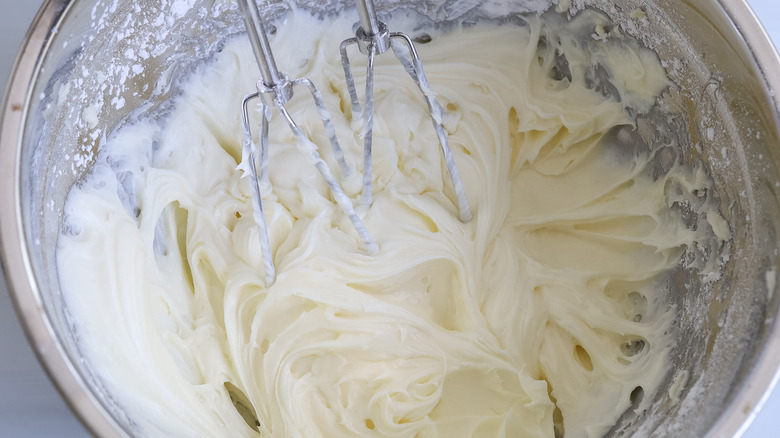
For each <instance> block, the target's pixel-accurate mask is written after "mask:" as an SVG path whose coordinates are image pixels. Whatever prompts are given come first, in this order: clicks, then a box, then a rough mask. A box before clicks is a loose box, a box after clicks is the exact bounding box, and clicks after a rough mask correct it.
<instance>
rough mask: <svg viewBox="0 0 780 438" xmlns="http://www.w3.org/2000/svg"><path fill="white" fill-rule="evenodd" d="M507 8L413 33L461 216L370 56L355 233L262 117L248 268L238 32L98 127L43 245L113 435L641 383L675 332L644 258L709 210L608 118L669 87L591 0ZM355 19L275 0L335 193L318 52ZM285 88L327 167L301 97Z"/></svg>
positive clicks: (706, 242)
mask: <svg viewBox="0 0 780 438" xmlns="http://www.w3.org/2000/svg"><path fill="white" fill-rule="evenodd" d="M524 20H525V21H524V22H523V23H522V24H521V25H516V24H506V25H501V26H499V25H496V24H490V23H481V24H478V25H476V26H471V27H464V28H458V29H450V30H448V31H447V32H436V31H433V30H431V31H429V33H430V35H432V39H431V41H430V42H427V43H425V44H418V47H417V48H418V50H419V52H420V56H421V58H422V60H423V64H424V66H425V69H426V73H427V75H428V79H429V81H430V83H431V87H432V89H433V90H434V91H435V92H436V93H437V96H438V99H439V101H440V102H441V103H442V106H443V107H444V108H445V109H446V114H444V116H443V123H444V127H445V129H446V130H447V133H448V135H449V143H450V147H451V148H452V149H453V153H454V156H455V160H456V163H457V166H458V168H459V170H460V174H461V177H462V178H463V181H464V183H465V186H466V193H467V197H468V200H469V202H470V204H471V207H472V210H473V212H474V218H473V220H472V221H471V222H469V223H463V222H461V221H459V220H458V209H457V203H456V200H455V195H454V192H453V190H452V186H451V183H450V182H449V178H448V175H447V173H446V167H445V166H444V164H443V162H442V159H441V156H440V152H439V149H438V140H437V138H436V133H435V132H434V130H433V129H432V127H431V122H430V116H429V114H428V111H427V108H426V106H425V102H424V100H423V99H422V96H421V95H420V92H419V90H418V89H417V88H416V86H415V84H414V83H413V82H412V81H411V80H410V79H409V77H408V76H407V75H406V74H405V73H404V71H403V69H402V67H401V66H400V65H398V62H397V60H396V59H394V58H393V57H392V55H389V54H388V55H386V56H382V57H379V58H378V59H377V65H376V79H375V120H374V143H373V144H374V170H373V172H374V177H373V196H374V201H373V204H372V206H371V207H370V208H368V209H366V210H364V211H360V214H361V216H362V219H363V221H364V223H365V225H366V227H367V228H368V230H369V232H370V233H371V235H372V236H373V238H374V239H375V240H376V242H377V243H378V245H379V251H378V252H377V253H376V254H367V253H365V252H364V251H363V250H362V249H361V245H360V240H359V237H358V236H357V235H356V233H355V231H354V229H353V228H352V226H351V224H350V222H349V219H348V218H347V217H346V216H345V215H344V213H343V212H342V210H341V209H340V208H339V207H338V205H337V204H336V203H335V202H334V200H333V199H332V197H331V195H330V193H329V191H328V187H327V185H326V184H325V182H324V180H323V179H322V177H321V176H320V174H319V173H318V172H317V171H316V170H315V169H314V168H313V167H312V166H311V165H310V162H309V159H308V158H307V155H306V152H305V151H303V150H301V149H300V148H298V146H297V145H296V141H295V138H294V136H293V134H292V133H291V132H290V131H289V129H288V128H287V127H286V125H285V124H284V123H283V122H282V121H281V120H279V119H278V117H276V118H275V119H274V120H272V123H271V132H270V156H269V169H268V171H269V174H268V180H267V181H263V182H262V192H263V201H264V205H265V214H266V218H267V222H268V229H269V235H270V241H271V246H272V252H273V257H274V263H275V264H276V266H277V269H278V277H277V279H276V282H275V283H274V284H273V285H271V286H270V287H269V286H268V285H267V284H266V282H265V275H264V271H263V261H262V259H261V251H260V246H259V240H258V232H257V227H256V225H255V223H254V221H253V217H252V216H253V211H252V200H251V192H250V188H249V184H248V182H247V180H246V178H242V176H243V172H241V171H240V170H237V168H238V167H239V165H240V161H241V147H242V142H243V139H242V134H243V133H242V129H241V124H240V102H241V99H242V98H243V96H244V95H245V94H247V93H248V92H250V91H251V90H252V89H253V87H254V83H255V82H256V80H257V79H258V78H259V73H258V70H257V66H256V65H255V61H254V57H253V55H252V52H251V49H250V47H249V43H248V40H247V39H246V38H245V37H243V38H242V37H237V38H234V39H232V40H230V41H228V42H227V43H226V44H225V45H224V47H223V48H222V50H221V51H220V52H219V53H218V54H216V55H215V56H214V57H213V59H212V60H211V61H210V62H208V63H207V64H205V65H203V66H201V67H200V68H199V69H198V70H197V71H196V72H194V73H193V74H191V75H190V76H189V77H187V78H182V80H183V81H186V86H185V87H184V92H183V93H182V94H181V95H179V96H176V97H175V98H174V101H173V109H172V112H171V113H170V114H169V115H168V116H167V117H166V118H165V119H164V120H162V121H161V120H139V121H136V122H135V123H130V124H125V125H124V126H122V127H121V128H120V129H118V130H117V131H116V132H115V133H114V134H113V135H112V136H111V137H109V138H108V139H107V140H106V141H105V143H104V144H103V145H102V147H101V152H100V156H99V158H98V160H97V163H96V164H95V166H94V168H93V170H92V172H91V173H90V174H89V175H88V176H87V177H86V178H85V180H84V181H82V182H81V183H80V184H78V185H77V186H74V187H73V189H72V190H71V192H70V194H69V197H68V200H67V203H66V206H65V217H64V220H63V229H62V233H61V235H60V240H59V246H58V268H59V273H60V281H61V284H62V289H63V294H64V297H65V299H66V303H67V307H68V312H69V313H70V314H71V315H72V319H73V321H75V327H76V330H77V331H78V336H79V342H80V348H81V350H82V352H83V353H84V355H85V358H86V360H87V361H88V362H89V364H90V367H91V368H92V369H93V370H95V371H96V373H97V375H98V376H99V378H100V379H101V382H102V384H103V385H104V386H105V387H106V389H108V390H109V392H110V393H111V394H112V397H113V398H114V399H115V401H116V402H117V403H118V404H119V405H120V406H122V407H123V409H124V411H125V413H126V414H127V416H128V417H129V418H130V419H131V420H132V422H133V424H134V425H135V427H137V431H136V432H138V433H140V434H143V435H148V436H180V437H192V436H206V437H222V436H230V437H236V436H249V437H252V436H263V437H320V436H321V437H349V436H382V437H412V436H419V437H439V436H440V437H472V436H473V437H496V436H510V437H555V436H563V435H565V436H566V437H574V438H577V437H597V436H602V435H604V434H605V433H606V432H608V431H609V430H610V428H611V427H613V425H614V424H615V422H616V421H617V419H618V418H619V417H620V416H621V415H623V414H624V413H626V412H629V413H630V412H640V411H641V410H642V409H644V408H645V407H646V406H647V404H648V400H649V399H651V398H652V397H653V396H654V395H655V393H656V392H657V390H658V388H659V385H660V382H661V381H662V379H664V378H665V377H667V373H668V371H669V370H668V365H667V355H668V353H669V351H670V349H671V348H672V346H673V344H674V332H673V329H672V322H673V320H674V317H675V309H674V308H672V307H670V305H669V301H668V299H667V298H666V297H667V294H668V293H669V291H668V290H667V288H666V287H664V282H663V280H664V279H665V278H666V276H667V275H668V274H670V273H672V272H673V271H674V270H675V269H677V268H680V267H681V266H683V265H684V259H683V256H684V255H685V254H686V252H688V251H690V250H691V249H693V248H702V247H705V248H706V247H708V246H712V245H718V244H719V242H720V241H722V240H725V239H729V238H730V235H729V231H728V225H727V224H725V222H724V221H723V219H722V218H721V217H720V216H719V215H718V214H717V211H716V210H715V209H714V208H711V206H709V205H701V206H700V207H699V208H700V209H701V210H702V211H701V212H700V213H701V214H700V215H699V216H701V217H703V218H704V219H701V220H696V219H694V220H693V221H692V220H691V218H690V217H686V215H684V214H683V212H682V210H681V209H680V208H679V207H680V205H681V204H683V203H685V202H686V200H688V199H694V198H695V197H696V193H697V192H698V191H702V190H706V189H707V188H708V187H709V184H710V180H709V178H708V177H707V176H706V172H705V171H704V170H703V169H701V168H697V167H693V166H690V165H686V164H684V163H682V162H680V161H679V160H677V161H674V162H673V163H671V164H669V165H668V166H666V167H667V168H666V169H665V171H664V172H660V173H659V172H658V170H657V169H656V167H655V166H654V160H656V158H657V150H656V148H655V147H652V146H651V147H639V146H636V145H635V144H634V142H632V141H631V140H632V138H633V137H632V135H633V134H632V133H633V132H634V130H635V117H636V115H637V114H642V113H646V112H648V111H649V110H650V109H651V108H652V107H653V105H654V104H655V103H656V99H657V98H658V97H659V96H660V95H661V93H662V92H663V91H664V90H665V89H666V88H667V87H669V86H670V85H671V84H670V82H669V81H668V79H667V78H666V76H665V72H664V70H663V68H662V67H661V65H660V62H659V60H658V59H657V57H656V56H655V54H654V53H653V52H651V51H650V50H648V49H645V48H642V47H640V46H639V44H637V43H636V42H635V41H634V40H633V39H631V38H628V37H626V36H624V35H622V34H620V31H619V29H617V28H614V29H610V26H609V25H608V24H609V21H608V20H607V18H606V17H605V16H603V15H601V14H599V13H596V12H593V11H585V12H582V13H580V14H579V15H577V16H576V17H574V18H573V19H571V20H567V19H566V18H565V17H562V16H558V15H554V14H553V15H551V14H547V15H545V16H543V17H538V16H533V17H527V18H525V19H524ZM353 21H354V17H347V18H345V17H341V18H338V19H335V20H332V21H329V22H323V21H318V20H315V19H314V18H312V17H309V16H307V15H306V14H304V13H301V12H298V13H295V14H291V15H290V16H289V17H287V19H286V22H285V23H284V24H283V25H279V26H278V30H277V32H276V34H275V35H274V36H273V38H272V45H273V47H274V50H275V54H276V58H277V62H278V64H279V66H280V68H281V69H282V70H284V71H285V72H287V73H288V74H290V76H295V77H301V76H305V77H308V78H310V79H312V80H313V81H314V82H315V84H317V85H318V86H319V87H320V89H321V91H322V92H323V98H324V99H325V102H326V104H327V105H328V107H329V108H330V110H331V112H332V113H333V114H335V115H336V117H334V119H333V122H334V124H335V127H336V133H337V136H338V138H339V139H340V141H341V144H342V147H343V148H344V150H345V153H346V156H347V160H348V162H349V164H350V165H351V166H352V167H353V168H355V169H356V172H355V173H354V175H353V177H351V178H349V179H344V178H342V181H341V184H342V186H343V187H344V189H345V191H346V193H347V194H348V195H349V196H350V197H351V198H352V200H353V203H354V204H355V205H357V204H358V202H357V200H358V199H359V191H360V188H361V184H360V172H361V169H360V166H361V160H360V157H361V147H362V140H361V138H360V131H361V129H360V126H359V124H358V123H357V121H354V122H353V121H351V112H350V109H349V96H348V94H347V91H346V86H345V82H344V79H343V72H342V70H341V64H340V59H339V56H338V45H339V43H340V42H341V40H343V39H344V38H347V37H348V36H349V32H350V29H351V28H352V23H353ZM605 29H607V30H605ZM597 30H598V31H597ZM359 71H361V67H359V66H356V67H355V72H356V79H357V80H358V89H359V90H362V89H363V83H362V82H360V81H362V80H363V78H362V75H361V74H357V72H359ZM288 108H289V110H290V111H291V113H292V114H293V115H294V117H295V118H296V121H297V122H298V123H299V124H300V125H301V126H302V128H303V129H304V130H305V131H306V132H307V133H308V135H309V136H310V137H311V139H312V141H314V142H315V143H316V144H318V145H321V146H320V153H321V154H322V155H323V158H324V159H325V160H326V161H327V162H328V163H329V164H330V167H331V169H334V172H335V173H336V174H337V176H338V172H337V171H336V170H337V169H338V166H336V164H335V161H334V159H333V157H332V154H331V153H330V152H329V149H328V148H327V147H322V145H327V144H328V142H327V137H326V136H325V133H324V132H323V128H322V124H321V121H320V118H319V115H318V114H317V113H316V109H315V108H314V106H313V104H312V103H311V101H310V100H309V99H308V97H306V96H305V95H303V94H301V95H300V96H296V98H294V99H293V100H292V101H291V102H290V103H289V104H288ZM255 116H256V115H255ZM708 209H709V210H708ZM694 216H695V215H694Z"/></svg>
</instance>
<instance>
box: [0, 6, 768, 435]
mask: <svg viewBox="0 0 780 438" xmlns="http://www.w3.org/2000/svg"><path fill="white" fill-rule="evenodd" d="M161 3H164V4H161ZM185 3H188V2H186V1H172V2H157V1H151V0H144V1H136V2H118V3H114V2H109V1H103V0H49V1H47V2H46V3H45V5H44V6H43V8H42V9H41V11H40V12H39V14H38V16H37V17H36V19H35V22H34V23H33V25H32V27H31V30H30V32H29V33H28V35H27V38H26V40H25V43H24V45H23V47H22V54H21V56H20V58H19V60H18V62H17V64H16V67H15V69H14V71H13V73H12V79H11V82H10V84H9V87H8V92H7V95H6V99H5V104H4V106H3V116H2V127H1V129H2V138H1V143H0V167H1V169H0V213H1V215H0V230H1V231H2V234H1V236H2V266H3V270H4V273H5V276H6V279H7V282H8V285H9V289H10V290H11V292H12V296H13V298H14V300H15V303H16V306H17V310H18V312H19V315H20V317H21V319H22V321H23V322H24V325H25V327H26V330H27V334H28V336H29V338H30V341H31V342H32V344H33V345H34V347H35V350H36V352H37V354H38V356H39V358H40V360H41V362H42V363H43V365H44V367H45V368H46V370H47V371H48V373H49V374H50V376H51V377H52V379H53V380H54V382H55V383H56V385H57V386H58V388H59V390H60V392H61V393H62V395H63V397H64V398H65V399H66V400H67V401H68V403H69V404H70V405H71V407H72V408H73V410H74V411H75V412H76V413H77V414H78V415H79V416H80V418H81V419H82V421H83V422H84V423H85V425H86V426H87V427H88V428H89V429H90V431H92V432H93V433H94V434H96V435H99V436H125V435H133V434H134V433H135V432H136V430H135V426H134V422H133V420H132V418H128V417H127V416H126V415H125V414H124V412H123V410H122V407H121V405H120V404H119V403H117V402H116V401H115V400H114V399H113V398H112V396H111V394H109V393H108V392H107V391H106V390H105V389H104V387H103V385H102V384H101V382H100V379H99V378H98V377H96V373H95V372H94V370H92V369H91V368H90V364H89V362H88V361H85V360H84V359H83V358H82V357H81V355H80V354H79V346H78V342H77V338H78V333H77V331H76V330H74V325H73V323H72V321H70V320H69V315H68V313H67V308H66V307H65V306H63V302H62V298H61V294H60V290H59V286H58V276H57V271H56V265H55V263H54V257H55V249H56V242H57V236H58V231H59V226H60V220H61V215H62V207H63V203H64V200H65V197H66V195H67V193H68V190H69V189H70V187H71V186H72V185H73V183H74V182H75V181H77V180H78V179H79V178H80V177H81V176H83V175H84V174H85V173H86V172H87V171H88V170H89V168H90V165H91V161H90V157H91V156H92V155H91V154H93V153H94V151H95V150H96V148H97V145H98V143H99V141H100V138H101V137H102V136H104V135H106V134H107V133H109V132H110V131H111V130H113V129H116V127H117V126H119V125H121V124H122V123H123V121H125V120H128V117H132V116H133V114H135V113H137V112H140V111H146V112H149V111H163V110H164V107H165V103H166V102H167V99H168V97H170V95H171V94H172V93H175V92H176V89H177V78H181V77H184V76H186V74H187V72H188V71H189V70H190V69H191V68H192V67H193V66H194V65H196V64H197V63H198V62H200V61H202V60H204V59H206V58H208V56H209V55H210V54H211V53H213V51H214V50H215V49H216V48H217V47H219V44H220V42H221V41H222V40H224V38H226V37H227V36H229V35H232V34H235V33H238V32H240V31H241V30H242V27H241V21H240V19H239V17H238V15H237V13H236V11H235V7H234V6H232V5H229V4H228V3H226V2H220V1H217V0H204V1H196V2H195V3H196V7H195V8H193V9H192V10H190V11H189V12H186V13H184V12H185V10H184V9H182V8H181V5H182V4H185ZM189 3H191V2H189ZM494 3H500V2H493V3H491V2H485V1H480V0H427V1H425V2H415V1H411V0H391V1H388V2H383V3H382V7H381V8H380V9H385V10H386V9H387V8H399V7H404V8H408V9H413V10H416V11H417V12H418V13H419V14H420V15H421V16H423V17H427V18H430V19H431V20H433V21H435V22H443V23H446V22H452V21H463V22H472V21H475V20H478V19H484V18H495V17H490V15H491V10H494V9H491V8H490V7H488V6H489V5H493V4H494ZM549 3H550V1H546V0H527V1H525V2H523V1H520V2H506V4H507V5H511V6H509V7H508V9H507V10H505V11H504V12H509V17H510V18H511V17H512V16H513V15H514V14H515V13H517V12H526V11H528V10H534V11H536V10H540V9H545V8H547V7H548V6H549ZM572 3H573V6H574V7H575V8H580V7H583V6H585V5H588V6H592V7H596V8H599V9H601V10H603V11H605V12H607V13H608V14H609V15H610V17H612V19H613V20H615V22H616V23H617V24H619V25H621V26H623V28H624V30H625V31H626V32H628V33H630V34H632V35H634V36H635V37H637V38H639V39H640V40H642V41H643V42H644V43H645V44H646V45H648V46H649V47H650V48H652V49H654V50H656V51H657V52H658V54H659V56H660V57H661V59H662V61H663V62H664V65H665V66H666V67H667V70H668V72H669V74H670V77H671V78H672V79H673V80H674V81H675V83H676V84H677V85H678V88H677V89H676V91H673V92H670V93H667V94H666V95H665V96H664V98H663V100H662V102H661V105H660V107H659V108H660V109H659V111H661V110H662V111H663V113H664V115H665V118H664V120H657V119H653V118H652V117H647V118H645V119H642V120H640V128H642V126H645V128H647V129H646V130H647V131H648V132H652V135H651V137H653V138H652V139H651V140H652V141H666V142H668V144H669V147H670V148H671V149H670V150H671V151H672V152H671V153H674V154H678V156H680V157H682V158H683V159H684V160H686V161H689V162H697V163H703V164H704V165H705V166H706V167H707V168H708V169H709V170H710V171H711V174H712V177H713V179H714V181H715V185H714V187H715V190H714V191H715V193H713V194H712V196H714V197H715V198H716V199H718V200H719V201H720V205H721V213H722V214H723V216H724V217H725V218H726V219H727V220H728V222H729V225H730V228H731V232H732V235H733V241H732V242H731V244H729V245H726V246H725V247H724V248H721V249H720V251H721V252H722V255H725V256H727V257H728V258H729V262H728V263H727V264H726V265H725V266H724V267H723V269H722V272H721V274H722V276H721V278H720V280H718V281H717V282H715V283H712V284H710V283H707V282H704V281H702V280H701V279H700V278H697V277H696V275H695V274H694V273H691V272H690V271H686V270H684V269H681V270H680V271H679V272H678V273H677V274H676V275H675V276H674V278H673V281H672V282H671V283H670V284H669V298H670V301H671V302H672V304H673V305H675V306H676V307H677V309H678V311H679V313H678V317H677V319H676V321H675V325H676V328H677V329H676V336H677V337H678V343H677V347H676V348H675V349H674V351H673V353H672V356H671V360H672V368H673V370H672V372H670V373H669V375H668V376H667V378H666V379H665V381H664V382H663V383H662V385H661V388H660V390H659V391H658V393H657V394H656V395H655V399H654V400H653V403H652V405H651V407H650V409H648V410H647V411H645V412H644V413H642V414H641V415H639V416H633V417H632V416H624V418H621V420H620V421H619V423H618V424H617V425H616V426H615V428H613V430H612V431H611V432H610V435H611V436H644V435H653V436H702V435H705V434H709V436H713V437H716V436H717V437H720V436H734V435H739V434H740V433H741V432H742V431H744V430H745V429H746V428H747V425H748V424H749V422H750V420H751V419H752V418H753V417H754V416H755V414H756V412H757V411H758V409H759V408H760V406H761V404H762V402H763V401H764V400H765V397H766V394H767V393H768V392H769V390H770V389H771V388H772V386H773V385H774V384H775V382H776V379H777V371H778V366H779V365H780V326H778V324H777V323H776V321H775V319H776V316H777V312H778V297H780V294H777V293H776V290H775V289H776V277H777V272H778V247H779V245H778V230H780V202H779V201H780V197H779V196H778V191H779V189H780V179H778V174H779V173H780V147H778V146H780V118H779V117H778V109H779V108H780V96H778V95H776V94H775V91H774V90H780V60H779V59H778V55H777V52H776V51H775V50H774V49H773V47H772V45H771V43H770V42H769V39H768V38H767V36H766V35H765V33H764V32H763V31H762V29H761V27H760V25H759V24H758V22H757V20H756V18H755V17H754V16H753V14H752V12H751V11H750V9H749V8H748V6H747V5H746V3H745V2H744V1H743V0H613V1H606V0H574V1H573V2H572ZM136 5H138V6H140V7H139V8H138V9H135V8H136ZM229 6H230V7H229ZM303 6H304V7H306V8H309V9H312V10H313V11H314V12H315V13H317V14H320V15H321V16H323V17H327V16H329V15H330V14H334V13H337V12H338V11H340V10H342V9H343V8H345V4H344V3H343V2H342V1H338V0H337V1H333V2H317V3H311V4H309V3H306V4H303ZM201 7H206V8H209V9H210V10H212V11H214V12H213V13H211V14H207V15H202V14H200V10H201V9H200V8H201ZM288 7H289V6H288V5H287V4H286V3H280V2H278V1H276V0H274V1H272V2H271V3H270V4H269V5H268V7H267V9H266V11H265V12H266V15H267V18H269V19H273V18H275V17H279V16H281V15H283V14H284V13H285V11H286V10H287V9H288ZM134 9H135V12H133V10H134ZM160 14H162V15H161V16H162V17H175V19H170V20H162V21H154V20H148V21H146V24H142V21H140V20H139V21H136V20H128V17H134V16H135V17H140V16H146V17H157V16H160ZM637 14H639V15H640V16H641V15H643V16H644V17H645V18H643V19H642V20H639V21H638V20H637V16H638V15H637ZM505 18H506V17H505ZM638 23H639V24H638ZM144 44H145V45H146V47H148V48H154V50H152V51H151V52H150V56H149V57H148V58H146V59H144V60H141V61H136V60H132V62H133V63H135V62H141V63H142V67H143V71H144V72H145V76H140V75H135V74H134V73H133V69H132V64H131V60H130V59H129V58H127V57H125V56H124V55H123V54H124V53H127V48H133V47H135V48H138V45H144ZM104 85H105V86H104ZM86 101H89V102H93V103H97V104H98V107H99V108H102V111H98V112H97V114H96V115H95V116H96V117H97V120H96V123H85V122H84V119H90V118H86V117H83V111H84V109H85V108H84V105H82V104H80V102H86ZM237 108H238V107H237ZM93 122H94V120H93ZM656 123H657V126H656V125H654V124H656ZM643 124H644V125H643ZM661 128H663V129H661ZM95 132H97V135H95V134H94V133H95ZM686 377H687V378H686Z"/></svg>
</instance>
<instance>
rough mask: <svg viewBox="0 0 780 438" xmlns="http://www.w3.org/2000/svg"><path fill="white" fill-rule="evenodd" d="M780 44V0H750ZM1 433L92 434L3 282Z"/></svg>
mask: <svg viewBox="0 0 780 438" xmlns="http://www.w3.org/2000/svg"><path fill="white" fill-rule="evenodd" d="M41 3H42V1H41V0H30V1H26V0H0V11H2V14H0V41H1V42H2V43H0V95H2V93H3V92H4V90H5V85H6V82H7V80H8V75H9V73H10V70H11V65H12V64H13V60H14V58H15V57H16V52H17V50H18V49H19V44H21V41H22V38H23V37H24V34H25V32H26V30H27V27H28V25H29V23H30V22H31V21H32V18H33V16H34V15H35V12H36V11H37V9H38V6H39V5H40V4H41ZM749 3H750V5H751V6H752V7H753V9H754V10H755V12H756V15H758V17H759V18H760V19H761V21H762V22H763V23H764V26H765V27H766V28H767V31H768V32H769V34H770V35H771V36H772V39H773V40H774V42H775V44H776V45H778V46H780V1H778V0H749ZM0 352H2V353H0V438H6V437H7V438H12V437H20V438H43V437H61V438H77V437H88V436H89V434H88V433H87V432H86V430H85V429H84V427H83V426H82V425H81V424H80V423H79V422H78V420H76V418H75V417H74V415H73V414H72V413H71V412H70V411H69V410H68V407H67V406H66V405H65V403H64V402H63V401H62V400H61V399H60V397H59V395H58V394H57V391H56V390H55V389H54V387H53V386H52V384H51V383H50V382H49V380H48V378H47V377H46V375H45V374H44V373H43V370H42V368H41V366H40V364H39V363H38V362H37V360H36V359H35V356H34V354H33V352H32V350H31V348H30V347H29V345H28V344H27V341H26V339H25V337H24V334H23V332H22V329H21V327H20V325H19V321H18V319H17V317H16V314H15V312H14V310H13V306H12V305H11V301H10V298H9V297H8V292H7V290H6V287H5V284H4V283H2V282H0ZM777 436H780V390H778V391H775V393H774V394H773V395H772V396H771V397H770V398H769V400H768V402H767V403H766V405H765V406H764V409H763V410H762V412H761V413H760V414H759V415H758V417H757V418H756V420H755V421H754V422H753V425H752V426H751V427H750V429H749V430H748V431H747V433H746V434H745V435H744V437H745V438H769V437H777Z"/></svg>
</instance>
